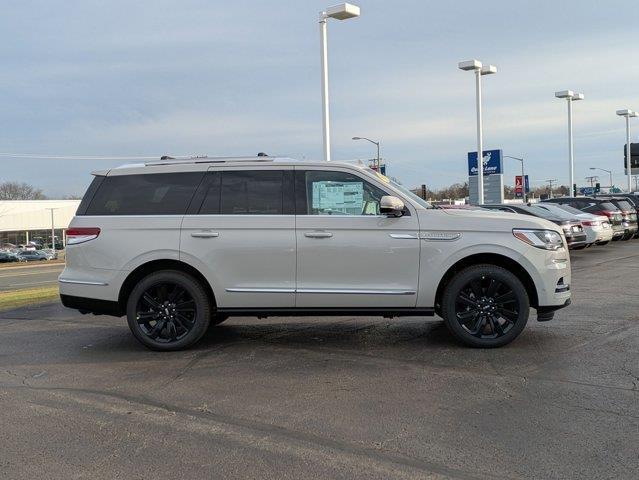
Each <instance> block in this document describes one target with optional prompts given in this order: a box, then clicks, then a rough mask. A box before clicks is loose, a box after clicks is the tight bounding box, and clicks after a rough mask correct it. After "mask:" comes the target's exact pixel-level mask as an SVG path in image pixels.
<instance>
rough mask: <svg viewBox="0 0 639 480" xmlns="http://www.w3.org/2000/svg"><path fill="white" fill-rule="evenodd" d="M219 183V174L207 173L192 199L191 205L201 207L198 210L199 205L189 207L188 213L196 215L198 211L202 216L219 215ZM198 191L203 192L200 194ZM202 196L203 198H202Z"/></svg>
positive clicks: (220, 178) (220, 176)
mask: <svg viewBox="0 0 639 480" xmlns="http://www.w3.org/2000/svg"><path fill="white" fill-rule="evenodd" d="M221 181H222V175H221V172H209V173H207V174H206V178H205V180H204V182H202V186H201V187H200V189H199V190H198V192H197V193H196V194H195V198H194V199H193V203H199V204H201V205H202V207H201V208H199V207H200V205H191V207H190V208H189V213H198V210H199V213H200V214H202V215H218V214H219V213H220V192H221V188H220V186H221V185H220V184H221ZM200 191H203V192H202V193H200ZM202 196H204V198H202ZM198 197H199V198H198ZM202 200H204V201H202Z"/></svg>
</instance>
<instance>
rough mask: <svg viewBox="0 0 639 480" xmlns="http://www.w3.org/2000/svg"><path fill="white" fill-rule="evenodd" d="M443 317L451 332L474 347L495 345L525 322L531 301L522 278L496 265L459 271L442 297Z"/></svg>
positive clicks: (516, 332) (508, 339)
mask: <svg viewBox="0 0 639 480" xmlns="http://www.w3.org/2000/svg"><path fill="white" fill-rule="evenodd" d="M442 312H443V316H444V321H445V323H446V325H447V327H448V329H449V330H450V331H451V332H452V333H453V335H454V336H455V337H456V338H458V339H459V340H461V341H462V342H464V343H466V344H467V345H471V346H475V347H498V346H502V345H505V344H507V343H510V342H511V341H512V340H514V339H515V338H516V337H517V336H518V335H519V334H520V333H521V331H522V330H523V328H524V327H525V326H526V322H527V321H528V316H529V313H530V302H529V299H528V295H527V293H526V289H525V287H524V286H523V284H522V283H521V281H520V280H519V279H518V278H517V277H516V276H515V275H514V274H512V273H511V272H509V271H508V270H506V269H504V268H501V267H498V266H495V265H477V266H473V267H469V268H466V269H465V270H462V271H461V272H459V273H458V274H457V275H456V276H455V277H454V278H453V279H452V280H451V282H450V283H449V284H448V286H447V288H446V291H445V292H444V296H443V299H442Z"/></svg>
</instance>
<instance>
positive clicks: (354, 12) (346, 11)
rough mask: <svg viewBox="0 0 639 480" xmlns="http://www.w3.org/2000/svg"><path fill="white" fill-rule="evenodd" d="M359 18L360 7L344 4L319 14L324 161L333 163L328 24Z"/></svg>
mask: <svg viewBox="0 0 639 480" xmlns="http://www.w3.org/2000/svg"><path fill="white" fill-rule="evenodd" d="M353 17H359V7H358V6H356V5H351V4H350V3H342V4H340V5H334V6H332V7H328V8H327V9H326V11H322V12H320V13H319V27H320V55H321V59H322V122H323V123H322V126H323V131H324V160H326V161H327V162H330V161H331V129H330V118H329V111H328V44H327V40H326V22H327V21H328V19H329V18H335V19H337V20H346V19H349V18H353Z"/></svg>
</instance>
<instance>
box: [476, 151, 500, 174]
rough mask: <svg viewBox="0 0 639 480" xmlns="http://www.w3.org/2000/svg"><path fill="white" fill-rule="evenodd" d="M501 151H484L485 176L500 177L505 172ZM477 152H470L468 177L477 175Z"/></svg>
mask: <svg viewBox="0 0 639 480" xmlns="http://www.w3.org/2000/svg"><path fill="white" fill-rule="evenodd" d="M502 158H503V156H502V154H501V150H484V158H483V164H484V175H500V174H502V173H504V172H503V170H504V169H503V160H502ZM477 173H478V172H477V152H468V175H469V176H471V175H477Z"/></svg>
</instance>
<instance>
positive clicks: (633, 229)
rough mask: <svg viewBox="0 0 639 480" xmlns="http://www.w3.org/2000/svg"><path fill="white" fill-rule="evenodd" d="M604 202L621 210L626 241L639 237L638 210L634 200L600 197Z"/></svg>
mask: <svg viewBox="0 0 639 480" xmlns="http://www.w3.org/2000/svg"><path fill="white" fill-rule="evenodd" d="M600 198H602V199H603V200H608V201H609V202H610V203H612V204H613V205H615V206H616V207H617V208H619V210H621V215H622V220H621V221H622V224H623V227H624V230H625V232H624V240H630V239H631V238H633V237H635V236H636V235H637V232H638V231H639V228H638V225H637V209H636V208H635V206H634V203H633V202H632V200H629V199H627V198H624V197H617V196H615V197H600Z"/></svg>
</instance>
